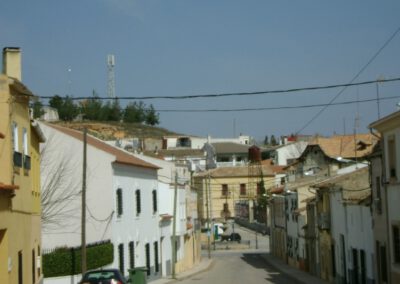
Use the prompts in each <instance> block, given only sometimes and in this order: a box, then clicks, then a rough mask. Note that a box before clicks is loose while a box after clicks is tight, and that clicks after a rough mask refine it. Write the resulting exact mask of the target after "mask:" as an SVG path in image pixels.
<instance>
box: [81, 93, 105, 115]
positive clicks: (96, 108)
mask: <svg viewBox="0 0 400 284" xmlns="http://www.w3.org/2000/svg"><path fill="white" fill-rule="evenodd" d="M102 107H103V103H102V101H101V100H100V99H99V97H98V96H97V94H96V92H95V91H93V97H92V98H90V99H87V100H85V101H83V102H81V113H82V115H83V117H84V118H85V119H88V120H99V118H100V113H101V109H102Z"/></svg>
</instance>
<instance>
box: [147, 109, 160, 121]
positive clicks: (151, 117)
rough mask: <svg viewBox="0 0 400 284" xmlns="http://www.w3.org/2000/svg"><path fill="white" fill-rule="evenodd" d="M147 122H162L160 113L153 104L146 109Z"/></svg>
mask: <svg viewBox="0 0 400 284" xmlns="http://www.w3.org/2000/svg"><path fill="white" fill-rule="evenodd" d="M146 124H148V125H151V126H154V125H157V124H160V118H159V115H158V113H156V111H155V109H154V107H153V105H152V104H151V105H150V106H149V108H148V109H147V110H146Z"/></svg>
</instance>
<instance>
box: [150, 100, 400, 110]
mask: <svg viewBox="0 0 400 284" xmlns="http://www.w3.org/2000/svg"><path fill="white" fill-rule="evenodd" d="M397 98H400V96H391V97H385V98H379V101H383V100H392V99H397ZM377 100H378V99H377V98H373V99H365V100H352V101H344V102H338V103H325V104H312V105H298V106H277V107H259V108H233V109H156V111H157V112H242V111H265V110H283V109H304V108H314V107H321V106H335V105H348V104H355V103H368V102H374V101H377Z"/></svg>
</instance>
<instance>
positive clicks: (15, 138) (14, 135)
mask: <svg viewBox="0 0 400 284" xmlns="http://www.w3.org/2000/svg"><path fill="white" fill-rule="evenodd" d="M12 139H13V150H14V152H19V143H18V142H19V141H18V124H17V123H16V122H13V124H12Z"/></svg>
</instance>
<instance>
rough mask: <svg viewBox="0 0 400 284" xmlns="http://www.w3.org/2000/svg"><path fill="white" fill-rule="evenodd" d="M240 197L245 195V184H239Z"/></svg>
mask: <svg viewBox="0 0 400 284" xmlns="http://www.w3.org/2000/svg"><path fill="white" fill-rule="evenodd" d="M240 195H246V184H245V183H241V184H240Z"/></svg>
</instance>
